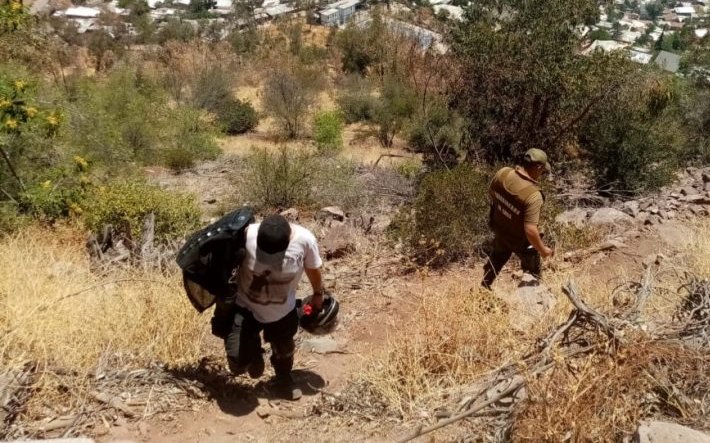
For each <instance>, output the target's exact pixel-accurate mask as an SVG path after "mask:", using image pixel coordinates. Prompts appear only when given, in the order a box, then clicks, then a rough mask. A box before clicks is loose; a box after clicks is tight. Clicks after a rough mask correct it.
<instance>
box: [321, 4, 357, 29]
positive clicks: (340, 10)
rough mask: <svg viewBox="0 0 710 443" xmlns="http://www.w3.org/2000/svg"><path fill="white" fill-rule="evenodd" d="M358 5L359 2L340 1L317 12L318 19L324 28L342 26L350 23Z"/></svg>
mask: <svg viewBox="0 0 710 443" xmlns="http://www.w3.org/2000/svg"><path fill="white" fill-rule="evenodd" d="M359 4H360V0H340V1H337V2H335V3H331V4H329V5H328V6H327V7H326V8H325V9H322V10H321V11H319V12H318V17H319V18H320V22H321V24H322V25H324V26H342V25H344V24H346V23H347V22H348V21H350V19H351V18H352V16H353V14H355V10H356V9H357V5H359Z"/></svg>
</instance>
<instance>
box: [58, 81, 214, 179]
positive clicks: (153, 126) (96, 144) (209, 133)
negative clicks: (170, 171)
mask: <svg viewBox="0 0 710 443" xmlns="http://www.w3.org/2000/svg"><path fill="white" fill-rule="evenodd" d="M73 90H74V91H75V92H74V93H73V94H72V95H71V96H70V102H69V104H68V109H69V118H68V120H69V124H68V128H67V130H66V131H65V133H64V136H65V141H66V144H67V145H68V146H71V147H72V149H75V150H76V151H78V152H79V153H80V154H81V155H82V156H83V157H85V158H87V159H89V160H91V161H92V162H93V163H95V164H96V165H97V166H99V168H98V169H99V170H102V171H101V172H106V173H107V174H108V175H114V176H115V175H118V174H119V173H122V172H123V171H124V170H125V169H126V167H127V166H128V167H130V166H132V165H135V164H168V165H170V164H173V165H178V164H181V165H186V164H187V163H189V162H186V161H185V160H186V155H187V153H190V154H191V156H192V162H194V161H197V160H205V159H213V158H216V156H217V155H218V154H219V152H220V151H219V148H218V146H217V144H216V141H215V138H214V137H215V131H214V127H213V124H211V123H210V122H209V120H208V119H207V118H205V116H204V115H203V113H202V112H201V111H199V110H197V109H194V108H192V107H190V106H186V105H172V104H171V103H170V100H169V97H168V94H167V93H166V92H165V90H164V89H163V88H162V87H161V86H159V85H158V83H157V82H156V81H154V80H153V79H152V78H150V77H148V76H146V75H145V74H143V73H142V72H140V71H136V70H133V69H131V68H127V67H121V68H119V69H116V70H113V71H111V72H110V73H109V74H108V76H107V77H106V78H103V79H81V80H79V81H77V82H76V83H75V85H74V86H73ZM119 166H121V167H119Z"/></svg>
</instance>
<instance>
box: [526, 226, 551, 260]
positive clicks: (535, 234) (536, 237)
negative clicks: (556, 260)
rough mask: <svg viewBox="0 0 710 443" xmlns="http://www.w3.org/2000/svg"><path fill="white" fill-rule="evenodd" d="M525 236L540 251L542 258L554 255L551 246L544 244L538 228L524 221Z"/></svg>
mask: <svg viewBox="0 0 710 443" xmlns="http://www.w3.org/2000/svg"><path fill="white" fill-rule="evenodd" d="M525 236H526V237H527V238H528V241H529V242H530V244H531V245H532V246H533V248H535V249H536V250H537V252H539V253H540V256H542V257H543V258H547V257H551V256H552V255H554V253H555V251H554V250H553V249H552V248H548V247H547V246H545V243H544V242H543V241H542V237H540V230H539V229H538V228H537V225H536V224H534V223H525Z"/></svg>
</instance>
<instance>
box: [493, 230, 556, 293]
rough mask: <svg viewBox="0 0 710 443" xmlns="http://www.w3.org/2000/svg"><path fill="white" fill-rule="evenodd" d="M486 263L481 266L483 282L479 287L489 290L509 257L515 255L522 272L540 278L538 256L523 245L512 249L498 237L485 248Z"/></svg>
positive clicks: (540, 262)
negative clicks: (518, 259)
mask: <svg viewBox="0 0 710 443" xmlns="http://www.w3.org/2000/svg"><path fill="white" fill-rule="evenodd" d="M485 253H486V263H485V265H483V281H482V282H481V286H483V287H484V288H486V289H490V288H491V285H492V284H493V282H494V281H495V279H496V277H498V274H499V273H500V270H501V269H503V266H505V264H506V263H508V260H510V257H511V256H512V255H513V254H515V255H517V256H518V258H520V267H521V268H522V269H523V271H524V272H527V273H529V274H532V275H533V276H534V277H536V278H540V276H541V274H542V260H541V259H540V254H539V253H538V252H537V251H536V250H535V248H533V247H532V246H530V245H529V244H527V245H525V246H524V247H522V248H515V249H513V248H512V247H511V246H510V245H508V244H507V242H505V241H504V240H502V239H501V238H500V237H499V235H496V237H495V238H494V239H493V241H492V242H491V243H490V244H489V245H488V246H487V248H486V251H485Z"/></svg>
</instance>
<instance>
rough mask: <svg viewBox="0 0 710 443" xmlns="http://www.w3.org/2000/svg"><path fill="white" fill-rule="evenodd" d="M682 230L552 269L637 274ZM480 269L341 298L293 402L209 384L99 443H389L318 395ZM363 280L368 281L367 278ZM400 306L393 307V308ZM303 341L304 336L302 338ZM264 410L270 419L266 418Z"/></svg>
mask: <svg viewBox="0 0 710 443" xmlns="http://www.w3.org/2000/svg"><path fill="white" fill-rule="evenodd" d="M682 229H683V226H682V225H681V224H676V225H666V226H664V227H663V228H661V229H660V230H659V229H658V228H646V229H644V230H641V231H638V232H637V233H636V234H633V233H632V236H631V237H630V238H627V239H626V240H625V243H626V245H627V247H626V248H623V249H618V250H613V251H610V252H607V253H606V254H605V255H604V256H603V257H602V256H599V255H593V256H589V257H586V258H585V259H583V260H582V261H581V262H579V263H577V264H575V265H574V268H573V269H572V268H571V265H569V264H567V263H565V262H563V261H562V260H561V259H558V260H556V261H554V262H553V266H558V267H560V266H561V267H566V268H567V269H569V270H570V271H573V272H574V273H575V274H583V273H586V274H587V275H593V276H594V278H595V279H599V282H600V283H607V282H613V281H614V280H615V279H619V278H623V277H627V276H630V275H637V274H638V273H639V272H640V271H641V270H642V269H643V265H642V262H643V260H644V258H645V257H647V256H648V255H649V254H657V253H663V254H666V255H667V256H672V255H673V254H675V250H676V248H677V247H678V246H679V245H678V243H677V242H678V238H679V237H678V236H675V237H674V236H673V235H669V233H677V232H682ZM480 277H481V267H480V265H479V264H476V265H474V266H471V267H468V266H459V267H456V268H454V269H449V270H447V271H445V272H443V273H440V274H435V275H429V276H427V277H426V279H422V278H421V277H417V276H416V275H414V274H411V275H391V276H390V277H389V278H386V279H384V280H382V279H380V280H379V281H378V282H377V289H375V290H372V289H360V290H350V291H342V292H341V293H340V297H341V299H342V311H341V312H342V322H341V326H340V327H339V329H338V330H337V331H336V332H335V333H334V334H333V338H334V339H335V340H336V341H338V343H340V344H342V345H343V346H342V350H341V351H340V352H338V353H332V354H327V355H320V354H315V353H309V352H307V351H306V350H304V349H300V350H299V352H298V354H297V360H296V368H297V371H296V376H297V380H298V381H299V383H300V384H301V386H302V387H303V388H304V389H303V390H304V398H303V399H301V400H300V401H299V402H296V403H287V402H279V401H278V400H273V397H271V395H270V392H269V387H268V383H266V379H267V378H268V377H267V376H268V375H269V372H268V371H269V369H267V374H265V376H264V377H263V379H264V380H263V381H259V382H258V383H253V382H251V381H249V380H248V379H246V378H237V379H236V380H232V381H231V382H229V383H230V384H231V383H233V382H236V383H237V388H236V389H233V388H234V386H229V387H228V386H225V387H224V389H221V388H220V386H221V385H220V384H219V381H217V382H216V383H215V384H213V385H212V389H213V390H214V391H215V392H213V394H214V395H213V398H212V399H210V400H209V401H208V402H206V403H205V404H204V405H203V406H202V407H201V408H198V410H195V411H176V412H175V413H174V414H172V415H170V416H168V417H162V418H154V419H150V420H148V421H144V422H140V423H138V424H126V425H124V426H118V427H114V428H112V429H111V431H110V433H109V434H107V435H105V436H104V437H102V438H101V439H100V441H112V440H115V439H125V438H128V439H133V440H136V441H151V442H172V441H181V442H233V441H260V442H261V441H301V440H303V439H306V438H307V439H309V440H316V441H342V440H349V441H388V440H391V439H392V438H393V437H394V436H396V435H399V433H401V432H402V430H403V429H405V428H404V427H403V428H399V427H390V428H387V429H383V428H380V427H378V426H376V425H375V424H374V423H373V424H372V425H371V427H368V426H366V425H363V424H362V422H358V423H357V424H354V423H355V422H354V420H351V421H350V422H348V421H347V420H342V418H340V419H337V420H335V419H333V417H328V416H323V415H318V414H316V413H315V412H316V410H315V409H314V408H316V407H317V404H318V402H319V396H320V395H322V394H320V393H319V392H320V391H323V392H326V393H329V394H334V393H337V392H339V391H340V390H341V389H343V388H344V387H345V386H346V384H347V381H348V378H349V377H350V376H351V375H352V374H353V373H356V371H358V368H359V367H360V364H361V362H362V358H363V357H364V356H366V355H368V354H369V353H371V352H373V351H374V350H377V349H381V348H382V347H383V346H385V345H386V337H387V334H388V331H391V330H393V328H396V325H397V320H398V319H400V318H403V317H404V316H407V315H408V314H409V313H408V309H407V306H408V304H407V303H406V302H407V300H408V299H412V298H413V297H414V296H416V294H420V293H421V291H422V285H427V286H430V287H436V285H437V284H440V283H442V282H444V281H449V282H450V281H452V280H455V281H459V282H463V284H464V286H465V287H469V286H470V287H471V288H472V289H474V288H476V287H477V282H478V281H479V280H480ZM366 278H367V277H366ZM516 285H517V273H516V272H515V270H514V269H511V267H508V268H507V269H506V270H505V271H504V273H503V275H502V276H501V278H500V280H499V281H498V282H497V283H496V290H497V291H511V292H512V291H513V290H514V288H515V287H516ZM395 307H397V308H395ZM299 337H300V339H301V340H303V339H307V338H309V337H306V336H303V334H302V335H301V336H299ZM205 355H206V356H207V357H208V359H209V360H210V361H211V362H214V364H223V363H221V362H222V361H223V356H222V350H221V347H220V343H219V342H217V341H216V340H215V341H213V342H210V343H209V345H208V346H207V347H206V350H205ZM267 366H268V365H267ZM263 411H267V412H269V416H265V414H264V412H263Z"/></svg>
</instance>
